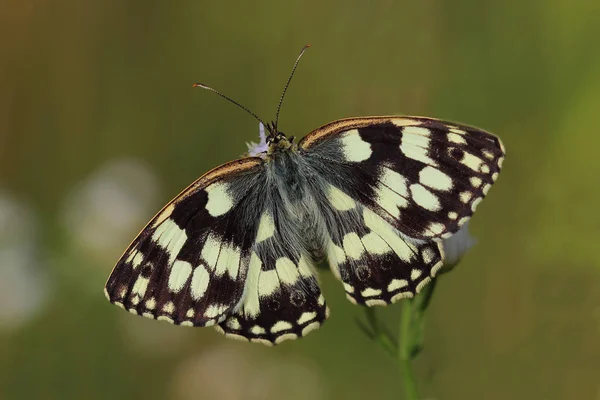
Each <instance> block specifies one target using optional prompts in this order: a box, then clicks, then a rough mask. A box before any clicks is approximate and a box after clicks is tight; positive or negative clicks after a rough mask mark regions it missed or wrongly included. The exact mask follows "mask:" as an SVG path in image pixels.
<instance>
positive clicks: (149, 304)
mask: <svg viewBox="0 0 600 400" xmlns="http://www.w3.org/2000/svg"><path fill="white" fill-rule="evenodd" d="M145 306H146V308H147V309H148V310H154V308H155V307H156V299H154V297H150V298H149V299H148V300H146V304H145Z"/></svg>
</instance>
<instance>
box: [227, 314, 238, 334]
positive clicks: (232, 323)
mask: <svg viewBox="0 0 600 400" xmlns="http://www.w3.org/2000/svg"><path fill="white" fill-rule="evenodd" d="M225 325H227V327H229V328H231V329H233V330H234V331H239V330H240V329H242V326H241V325H240V321H238V319H237V318H235V317H231V318H229V319H228V320H227V322H226V323H225Z"/></svg>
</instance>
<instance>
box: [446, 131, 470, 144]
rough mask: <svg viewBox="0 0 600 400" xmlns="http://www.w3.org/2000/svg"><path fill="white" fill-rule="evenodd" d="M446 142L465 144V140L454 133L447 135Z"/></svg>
mask: <svg viewBox="0 0 600 400" xmlns="http://www.w3.org/2000/svg"><path fill="white" fill-rule="evenodd" d="M448 141H449V142H451V143H457V144H467V140H466V139H465V138H464V137H463V136H461V135H459V134H457V133H455V132H450V133H448Z"/></svg>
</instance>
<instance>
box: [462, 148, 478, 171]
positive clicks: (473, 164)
mask: <svg viewBox="0 0 600 400" xmlns="http://www.w3.org/2000/svg"><path fill="white" fill-rule="evenodd" d="M460 163H461V164H463V165H464V166H466V167H468V168H470V169H472V170H473V171H476V172H479V171H480V168H481V164H482V163H483V161H482V160H481V159H480V158H479V157H475V156H474V155H473V154H471V153H468V152H466V151H465V153H464V155H463V158H462V160H460Z"/></svg>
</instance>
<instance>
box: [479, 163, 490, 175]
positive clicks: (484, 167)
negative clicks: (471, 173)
mask: <svg viewBox="0 0 600 400" xmlns="http://www.w3.org/2000/svg"><path fill="white" fill-rule="evenodd" d="M479 170H480V171H481V172H483V173H484V174H489V173H490V167H488V166H487V165H486V164H483V165H482V166H481V167H480V168H479Z"/></svg>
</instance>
